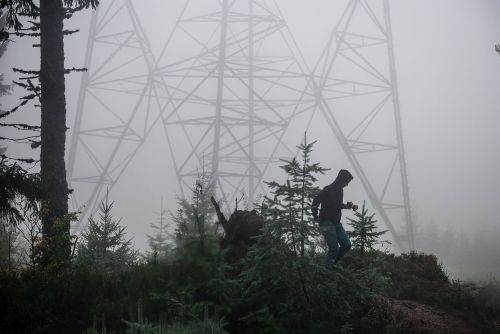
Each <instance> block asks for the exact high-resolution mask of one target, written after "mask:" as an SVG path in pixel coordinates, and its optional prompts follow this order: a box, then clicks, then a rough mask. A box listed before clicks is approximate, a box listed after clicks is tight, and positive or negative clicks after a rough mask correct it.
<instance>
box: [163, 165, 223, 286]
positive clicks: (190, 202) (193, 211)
mask: <svg viewBox="0 0 500 334" xmlns="http://www.w3.org/2000/svg"><path fill="white" fill-rule="evenodd" d="M213 189H214V188H213V182H212V180H211V178H210V177H209V176H207V175H206V174H202V175H200V176H198V178H197V179H196V181H195V185H194V186H193V187H192V189H191V198H189V199H186V198H183V199H179V208H178V210H177V212H176V214H175V215H173V214H172V219H173V222H174V224H175V226H176V227H175V249H174V252H173V255H174V256H173V259H174V263H175V266H176V269H175V270H176V275H178V276H179V277H182V280H184V281H186V282H187V283H188V286H189V285H192V286H203V285H204V284H206V283H207V281H209V280H210V279H211V278H212V277H213V274H214V273H215V272H217V268H218V263H219V261H218V259H219V248H218V238H217V226H216V224H215V210H214V208H213V206H212V203H211V201H210V197H211V196H213V195H214V191H213Z"/></svg>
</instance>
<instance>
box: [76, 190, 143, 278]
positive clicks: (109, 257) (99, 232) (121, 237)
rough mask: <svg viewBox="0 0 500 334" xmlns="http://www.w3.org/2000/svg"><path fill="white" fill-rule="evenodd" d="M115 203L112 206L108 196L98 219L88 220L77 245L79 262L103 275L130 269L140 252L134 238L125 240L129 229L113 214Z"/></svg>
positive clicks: (101, 204) (91, 218)
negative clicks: (136, 249)
mask: <svg viewBox="0 0 500 334" xmlns="http://www.w3.org/2000/svg"><path fill="white" fill-rule="evenodd" d="M113 204H114V202H111V203H109V201H108V194H107V193H106V197H105V198H104V200H102V201H101V203H100V205H99V220H95V219H94V217H90V218H89V223H88V225H87V228H86V230H85V231H84V232H82V241H81V243H80V244H79V245H78V254H77V259H76V261H77V263H79V264H83V265H87V266H90V267H92V268H94V269H95V270H97V271H101V272H116V271H122V270H124V269H127V268H128V267H130V266H131V265H133V264H134V263H135V262H136V261H137V252H136V251H135V250H134V249H133V247H132V239H128V240H127V239H126V237H125V232H126V227H124V226H121V224H120V223H121V219H118V220H116V219H114V218H113V215H112V214H111V210H112V209H113Z"/></svg>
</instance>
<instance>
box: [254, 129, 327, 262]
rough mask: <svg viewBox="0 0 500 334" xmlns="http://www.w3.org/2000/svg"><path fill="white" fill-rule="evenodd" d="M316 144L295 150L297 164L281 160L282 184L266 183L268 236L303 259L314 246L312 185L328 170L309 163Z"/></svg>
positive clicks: (316, 191)
mask: <svg viewBox="0 0 500 334" xmlns="http://www.w3.org/2000/svg"><path fill="white" fill-rule="evenodd" d="M315 143H316V141H314V142H312V143H308V142H307V137H306V136H304V142H303V143H301V144H300V145H299V146H297V148H298V149H299V152H300V161H299V160H298V159H297V158H295V157H294V158H293V159H292V160H282V161H283V162H284V163H285V164H284V165H283V166H281V167H280V168H281V169H283V170H284V171H285V172H286V174H287V176H288V178H287V181H286V182H285V183H283V184H280V183H278V182H275V181H273V182H267V185H268V186H269V188H270V191H271V194H272V195H273V197H267V196H266V197H265V199H264V205H263V206H264V207H265V210H264V215H265V217H266V218H267V219H268V220H269V221H270V222H271V223H270V224H268V227H267V228H268V229H269V232H270V233H271V234H272V235H273V236H275V237H278V238H280V239H282V240H283V241H284V242H285V243H286V244H287V245H288V246H289V247H290V249H291V250H293V251H294V252H295V253H296V254H300V256H301V257H304V254H305V249H306V248H307V246H308V245H311V244H312V243H313V240H314V237H316V236H317V230H316V228H315V226H314V223H313V221H312V216H311V213H310V212H309V208H310V207H311V204H312V200H313V199H314V196H316V194H317V193H318V192H319V190H320V189H319V188H318V187H317V186H315V185H314V183H315V182H316V181H317V178H316V175H318V174H324V173H325V171H327V170H328V169H326V168H323V167H321V166H320V165H319V163H311V152H312V150H313V146H314V144H315Z"/></svg>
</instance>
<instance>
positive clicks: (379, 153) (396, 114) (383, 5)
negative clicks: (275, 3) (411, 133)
mask: <svg viewBox="0 0 500 334" xmlns="http://www.w3.org/2000/svg"><path fill="white" fill-rule="evenodd" d="M392 43H393V42H392V29H391V17H390V9H389V2H388V0H379V1H372V0H370V1H368V0H351V1H349V2H348V4H347V5H346V7H345V10H344V11H343V14H342V15H341V17H340V20H339V21H338V23H337V24H336V26H335V28H334V29H333V32H332V34H331V36H330V39H329V41H328V43H327V45H326V47H325V49H324V51H323V53H322V54H321V57H320V59H319V61H318V62H317V65H316V67H315V68H314V74H315V85H316V87H315V90H316V91H317V92H318V93H317V96H318V107H319V110H320V111H321V113H322V114H323V115H324V117H325V119H326V121H327V123H328V126H329V127H330V129H331V130H332V132H333V134H334V135H335V137H336V139H337V140H338V142H339V143H340V145H341V147H342V149H343V151H344V152H345V154H346V156H347V158H348V160H349V162H350V163H351V164H352V166H353V168H354V170H355V173H356V175H357V176H358V177H359V179H360V180H361V182H362V183H363V186H364V188H365V191H366V193H367V196H368V198H369V199H370V202H371V203H372V205H373V206H374V208H375V209H376V210H377V211H378V214H379V215H380V217H381V218H382V219H383V221H384V222H385V224H386V225H387V227H388V229H389V231H390V233H391V234H392V237H393V239H394V241H395V242H396V244H397V245H398V246H399V248H400V249H402V250H405V249H410V250H412V249H414V238H413V223H412V216H411V212H410V196H409V190H408V176H407V172H406V163H405V151H404V145H403V135H402V124H401V114H400V108H399V97H398V85H397V78H396V69H395V61H394V50H393V44H392Z"/></svg>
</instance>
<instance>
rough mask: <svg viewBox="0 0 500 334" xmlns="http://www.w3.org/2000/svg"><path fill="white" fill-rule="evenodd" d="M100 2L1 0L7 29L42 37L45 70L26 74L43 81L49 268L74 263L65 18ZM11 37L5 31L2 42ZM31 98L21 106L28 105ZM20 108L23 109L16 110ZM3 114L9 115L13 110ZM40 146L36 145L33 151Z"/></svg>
mask: <svg viewBox="0 0 500 334" xmlns="http://www.w3.org/2000/svg"><path fill="white" fill-rule="evenodd" d="M97 5H98V0H40V1H33V0H11V1H2V2H1V8H0V10H1V13H0V14H3V13H4V12H7V26H8V28H13V29H14V30H15V31H16V32H19V33H21V34H25V35H28V36H39V37H40V44H38V45H36V46H37V47H40V70H39V71H21V72H22V73H25V74H29V77H30V80H39V82H40V87H39V88H38V87H34V85H33V84H32V83H31V82H30V81H28V83H29V85H25V87H26V88H29V90H30V93H31V94H30V97H29V99H35V98H36V99H39V100H40V109H41V117H40V118H41V119H40V127H39V129H40V136H41V137H40V142H39V143H36V146H38V145H40V148H41V151H40V176H41V185H42V189H43V194H44V199H43V202H42V205H43V208H42V210H41V215H42V227H43V229H42V232H43V237H44V239H45V240H44V242H45V244H46V246H45V251H44V254H43V264H44V265H45V266H49V265H56V266H58V265H63V266H66V265H67V264H69V260H70V255H71V254H70V235H69V231H70V222H71V220H70V219H68V217H67V215H68V185H67V181H66V166H65V162H64V156H65V143H66V130H67V127H66V98H65V77H64V76H65V74H66V73H69V72H71V70H68V69H66V68H65V66H64V35H65V34H68V33H72V32H71V31H65V30H64V19H65V18H69V17H71V15H72V14H73V13H74V12H75V11H76V10H80V9H82V8H88V7H90V6H92V8H96V6H97ZM19 16H27V17H29V18H31V19H32V21H31V22H32V24H33V27H32V28H33V31H28V32H25V31H26V29H25V28H23V26H22V24H21V21H20V20H19ZM37 19H39V22H35V21H34V20H37ZM8 37H9V35H8V33H6V32H5V31H2V34H1V38H2V39H3V40H6V39H8ZM27 101H28V100H27V97H26V98H25V100H24V101H23V102H21V105H22V104H24V103H26V102H27ZM15 109H17V108H15ZM15 109H13V110H11V111H10V112H7V113H3V114H2V115H0V117H6V116H8V115H9V114H10V113H11V112H13V111H15ZM33 144H34V143H32V147H36V146H33Z"/></svg>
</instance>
